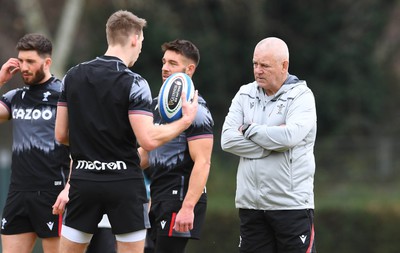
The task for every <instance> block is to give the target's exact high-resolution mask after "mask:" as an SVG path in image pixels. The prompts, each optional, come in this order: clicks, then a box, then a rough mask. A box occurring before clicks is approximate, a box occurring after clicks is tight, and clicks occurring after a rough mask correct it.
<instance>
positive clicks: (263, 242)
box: [239, 209, 316, 253]
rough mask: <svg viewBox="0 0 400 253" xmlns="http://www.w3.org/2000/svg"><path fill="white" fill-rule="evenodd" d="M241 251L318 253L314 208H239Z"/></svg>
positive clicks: (253, 252) (258, 252)
mask: <svg viewBox="0 0 400 253" xmlns="http://www.w3.org/2000/svg"><path fill="white" fill-rule="evenodd" d="M239 218H240V242H239V248H240V252H241V253H247V252H252V253H261V252H275V253H278V252H279V253H315V252H316V250H315V246H314V239H315V238H314V210H312V209H305V210H284V211H262V210H249V209H239Z"/></svg>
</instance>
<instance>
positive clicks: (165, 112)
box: [158, 72, 194, 122]
mask: <svg viewBox="0 0 400 253" xmlns="http://www.w3.org/2000/svg"><path fill="white" fill-rule="evenodd" d="M183 91H184V92H185V93H186V100H187V101H191V100H192V99H193V96H194V84H193V81H192V79H191V78H190V77H189V76H188V75H187V74H185V73H181V72H179V73H174V74H172V75H170V76H169V77H168V78H167V79H166V80H165V82H164V83H163V85H162V86H161V88H160V92H159V94H158V111H159V112H160V115H161V118H162V119H163V120H165V121H166V122H172V121H175V120H177V119H180V118H181V117H182V99H181V94H182V92H183Z"/></svg>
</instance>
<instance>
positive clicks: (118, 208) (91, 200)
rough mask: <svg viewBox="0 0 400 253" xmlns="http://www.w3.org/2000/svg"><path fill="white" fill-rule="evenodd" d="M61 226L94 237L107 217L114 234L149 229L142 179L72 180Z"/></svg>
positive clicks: (146, 202)
mask: <svg viewBox="0 0 400 253" xmlns="http://www.w3.org/2000/svg"><path fill="white" fill-rule="evenodd" d="M70 185H71V187H70V190H69V202H68V204H67V208H66V211H65V218H64V224H65V225H66V226H68V227H71V228H74V229H77V230H79V231H82V232H85V233H89V234H94V232H95V231H96V230H97V224H98V223H99V222H100V220H101V219H102V217H103V214H107V215H108V219H109V220H110V224H111V228H112V232H113V234H117V235H118V234H125V233H130V232H135V231H138V230H142V229H146V228H149V227H150V222H149V218H148V200H147V195H146V188H145V185H144V180H143V179H129V180H121V181H87V180H76V179H75V180H71V181H70Z"/></svg>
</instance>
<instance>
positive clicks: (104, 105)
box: [53, 10, 198, 253]
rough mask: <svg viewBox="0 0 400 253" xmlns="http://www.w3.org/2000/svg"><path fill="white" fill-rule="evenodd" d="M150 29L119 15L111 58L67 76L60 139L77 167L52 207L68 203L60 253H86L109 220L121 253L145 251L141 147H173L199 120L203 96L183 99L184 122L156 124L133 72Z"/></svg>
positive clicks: (111, 22) (111, 33) (111, 32)
mask: <svg viewBox="0 0 400 253" xmlns="http://www.w3.org/2000/svg"><path fill="white" fill-rule="evenodd" d="M145 25H146V20H144V19H142V18H139V17H137V16H136V15H134V14H133V13H131V12H129V11H122V10H121V11H117V12H115V13H113V14H112V15H111V16H110V17H109V19H108V21H107V24H106V35H107V42H108V48H107V51H106V53H105V55H103V56H100V57H97V58H95V59H93V60H91V61H88V62H85V63H81V64H79V65H77V66H75V67H73V68H71V69H70V70H69V71H68V72H67V74H66V76H65V77H64V80H63V89H62V93H61V96H60V99H59V103H58V107H57V119H56V128H55V135H56V139H57V140H58V141H60V142H61V143H64V144H69V146H70V150H71V157H72V160H73V163H72V168H71V177H70V182H69V184H67V186H66V188H65V189H64V190H63V192H62V193H61V194H60V196H59V198H58V200H57V201H56V203H55V204H54V208H53V213H60V212H62V211H63V210H64V206H65V204H66V202H67V201H68V200H69V202H68V204H67V209H66V210H65V212H66V215H65V220H64V223H63V228H62V236H61V242H60V249H61V253H74V252H80V253H82V252H84V250H85V248H86V247H87V244H88V243H89V241H90V239H91V237H92V235H93V233H94V232H95V231H96V229H97V225H98V223H99V221H100V220H101V219H102V217H103V214H107V216H108V218H109V220H110V224H111V228H112V231H113V233H114V234H115V235H116V240H117V249H118V252H119V253H125V252H129V253H135V252H137V253H139V252H143V248H144V239H145V236H146V229H147V228H148V227H149V226H150V224H149V221H148V200H147V196H146V188H145V184H144V179H143V173H142V170H141V168H140V157H139V154H138V151H137V149H138V147H139V145H140V146H141V147H142V148H144V149H145V150H152V149H154V148H156V147H158V146H160V145H162V144H164V143H166V142H168V141H170V140H171V139H173V138H175V137H176V136H178V135H179V134H180V133H181V132H182V131H184V130H185V129H186V128H188V127H189V126H190V125H191V123H192V122H193V120H194V118H195V116H196V113H197V107H198V95H197V91H196V92H195V96H194V99H193V102H192V103H190V102H187V101H186V100H185V99H184V101H183V116H182V118H180V119H179V120H177V121H175V122H173V123H171V124H169V125H162V126H155V125H153V113H152V111H151V102H152V98H151V92H150V88H149V85H148V83H147V81H146V80H145V79H144V78H143V77H141V76H140V75H138V74H136V73H134V72H132V71H131V70H130V69H129V67H132V66H133V64H134V63H135V62H136V60H137V59H138V57H139V54H140V51H141V48H142V42H143V39H144V36H143V28H144V27H145ZM183 95H185V94H183ZM182 97H183V96H182ZM183 98H184V97H183ZM68 192H69V193H68Z"/></svg>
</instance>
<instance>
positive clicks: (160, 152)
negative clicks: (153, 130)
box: [145, 96, 214, 202]
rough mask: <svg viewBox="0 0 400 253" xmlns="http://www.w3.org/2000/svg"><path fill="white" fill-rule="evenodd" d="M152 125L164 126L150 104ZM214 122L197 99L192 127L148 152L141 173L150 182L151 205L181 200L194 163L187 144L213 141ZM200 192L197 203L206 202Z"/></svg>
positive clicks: (156, 111)
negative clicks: (145, 168) (147, 161)
mask: <svg viewBox="0 0 400 253" xmlns="http://www.w3.org/2000/svg"><path fill="white" fill-rule="evenodd" d="M153 114H154V123H155V124H166V122H165V121H164V120H163V119H162V118H161V116H160V114H159V112H158V108H157V98H156V99H154V101H153ZM213 126H214V121H213V118H212V116H211V113H210V111H209V109H208V107H207V104H206V101H205V100H204V99H203V97H201V96H199V106H198V111H197V114H196V118H195V120H194V121H193V123H192V125H191V126H190V127H189V128H188V129H186V130H185V131H184V132H183V133H181V134H180V135H179V136H178V137H176V138H175V139H173V140H171V141H170V142H168V143H166V144H164V145H162V146H160V147H159V148H157V149H154V150H152V151H150V152H149V165H150V167H149V168H148V169H147V170H145V173H146V175H148V177H149V179H150V180H151V184H150V194H151V200H152V201H153V202H157V201H161V200H183V199H184V198H185V195H186V192H187V190H188V187H189V179H190V175H191V173H192V169H193V165H194V162H193V160H192V159H191V157H190V153H189V147H188V142H189V141H191V140H196V139H202V138H213ZM206 198H207V195H206V191H205V189H204V192H203V194H202V196H201V198H200V200H199V202H204V201H206Z"/></svg>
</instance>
